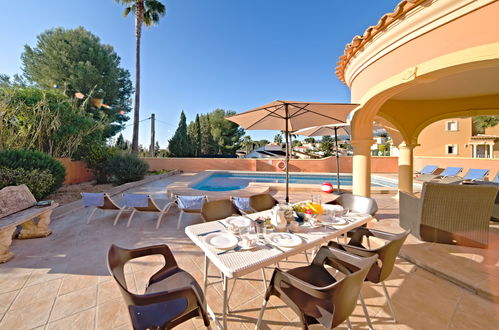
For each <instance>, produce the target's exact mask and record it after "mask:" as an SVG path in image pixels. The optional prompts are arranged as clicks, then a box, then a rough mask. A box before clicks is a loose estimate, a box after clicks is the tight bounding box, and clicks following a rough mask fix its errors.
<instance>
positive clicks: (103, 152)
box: [78, 144, 121, 183]
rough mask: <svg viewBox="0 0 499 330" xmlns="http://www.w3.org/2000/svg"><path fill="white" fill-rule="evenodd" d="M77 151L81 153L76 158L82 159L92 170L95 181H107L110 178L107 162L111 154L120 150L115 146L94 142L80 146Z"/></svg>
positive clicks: (114, 154)
mask: <svg viewBox="0 0 499 330" xmlns="http://www.w3.org/2000/svg"><path fill="white" fill-rule="evenodd" d="M79 153H81V155H78V156H79V157H78V159H82V160H84V161H85V163H86V164H87V166H88V168H90V169H91V170H92V171H93V172H94V176H95V180H96V181H97V183H108V182H109V179H110V178H109V175H108V171H107V164H108V162H109V160H110V159H111V158H112V157H113V156H116V155H119V154H120V153H121V150H119V149H118V148H115V147H107V146H104V145H99V144H94V145H88V146H85V147H83V148H81V150H80V151H79Z"/></svg>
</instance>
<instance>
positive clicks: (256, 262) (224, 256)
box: [185, 210, 372, 329]
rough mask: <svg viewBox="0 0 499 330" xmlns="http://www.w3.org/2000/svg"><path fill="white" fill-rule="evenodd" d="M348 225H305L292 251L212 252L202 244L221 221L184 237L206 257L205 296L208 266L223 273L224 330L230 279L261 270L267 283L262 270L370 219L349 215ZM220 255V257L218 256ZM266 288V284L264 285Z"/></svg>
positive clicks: (222, 227)
mask: <svg viewBox="0 0 499 330" xmlns="http://www.w3.org/2000/svg"><path fill="white" fill-rule="evenodd" d="M269 215H270V210H268V211H263V212H258V213H252V214H249V215H248V216H249V217H250V218H252V219H256V218H258V217H261V216H269ZM344 219H345V220H346V221H347V224H346V225H342V226H341V227H339V226H338V227H336V228H334V227H333V228H332V227H330V226H327V227H325V226H323V227H319V228H314V229H312V228H310V227H309V226H308V224H307V225H304V226H302V227H305V230H306V232H296V233H295V234H296V235H298V236H299V237H300V238H301V239H302V241H303V243H302V244H301V245H299V246H296V247H292V248H285V247H279V246H276V245H272V244H270V243H269V242H268V241H267V242H266V244H265V243H263V242H262V243H259V244H261V245H259V246H257V247H256V248H255V249H253V250H238V251H234V250H229V251H227V252H225V253H221V252H223V251H222V250H218V249H215V248H214V247H212V246H210V245H208V244H206V243H205V240H204V238H205V236H204V234H205V233H209V232H213V231H221V232H228V231H227V224H226V223H225V221H224V220H218V221H211V222H206V223H201V224H197V225H192V226H187V227H186V228H185V233H186V234H187V236H188V237H189V238H190V239H191V240H192V241H193V242H194V243H195V244H196V245H197V246H198V247H199V248H200V249H201V250H203V252H204V254H205V259H204V291H205V296H206V290H207V287H208V284H209V283H208V266H209V262H210V261H211V262H212V263H213V264H214V265H215V266H216V267H217V268H218V269H219V270H220V272H221V273H222V283H223V306H222V323H223V325H222V328H224V329H226V328H227V310H228V303H229V301H228V281H229V279H237V278H238V277H242V276H244V275H247V274H249V273H251V272H253V271H255V270H259V269H261V270H262V274H263V280H264V281H265V282H266V278H265V272H264V267H267V266H270V265H274V264H276V263H278V262H279V261H281V260H283V259H285V258H287V257H290V256H293V255H295V254H298V253H301V252H303V251H306V250H309V249H314V248H318V247H320V246H321V245H322V244H324V243H327V242H329V241H330V240H332V239H334V238H337V237H339V236H341V235H343V234H344V233H346V232H348V231H350V230H352V229H354V228H356V227H360V226H362V225H363V224H366V223H367V222H369V221H370V220H371V219H372V217H371V215H369V214H363V213H355V212H350V213H348V215H347V216H345V217H344ZM220 253H221V254H220ZM265 284H266V283H265ZM208 310H209V311H210V314H211V316H212V318H213V319H214V320H215V321H217V320H216V317H215V314H214V313H213V312H212V311H211V309H210V308H208Z"/></svg>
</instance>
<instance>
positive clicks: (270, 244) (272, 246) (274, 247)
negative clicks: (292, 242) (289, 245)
mask: <svg viewBox="0 0 499 330" xmlns="http://www.w3.org/2000/svg"><path fill="white" fill-rule="evenodd" d="M265 246H266V247H269V248H271V249H276V250H279V251H281V252H284V250H283V249H281V248H280V247H278V246H277V245H274V244H272V243H270V242H269V241H268V240H265Z"/></svg>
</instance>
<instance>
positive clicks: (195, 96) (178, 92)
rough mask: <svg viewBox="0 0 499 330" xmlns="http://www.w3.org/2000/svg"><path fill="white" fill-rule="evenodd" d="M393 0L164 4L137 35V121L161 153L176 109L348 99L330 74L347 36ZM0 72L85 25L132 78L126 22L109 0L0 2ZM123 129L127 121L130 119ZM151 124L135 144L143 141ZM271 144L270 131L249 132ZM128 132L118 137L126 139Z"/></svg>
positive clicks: (130, 32) (130, 28)
mask: <svg viewBox="0 0 499 330" xmlns="http://www.w3.org/2000/svg"><path fill="white" fill-rule="evenodd" d="M398 2H399V0H383V1H373V0H348V1H340V0H211V1H208V0H164V1H163V3H164V4H165V5H166V7H167V14H166V16H164V17H163V18H162V20H161V22H160V24H159V25H158V26H155V27H152V28H148V29H145V30H144V33H143V38H142V76H141V77H142V79H141V81H142V87H141V88H142V92H141V119H143V118H147V117H149V116H150V114H151V113H155V114H156V118H157V119H158V122H157V124H156V130H157V133H156V136H157V139H158V141H159V144H160V146H161V147H162V148H164V147H166V146H167V140H168V139H169V138H170V137H171V136H172V135H173V133H174V131H175V128H176V126H177V124H178V120H179V116H180V112H181V111H182V110H184V111H185V113H186V115H187V120H188V121H189V120H192V119H194V117H195V116H196V113H206V112H209V111H211V110H213V109H216V108H222V109H227V110H235V111H237V112H242V111H245V110H248V109H251V108H254V107H257V106H260V105H263V104H265V103H268V102H270V101H273V100H278V99H281V100H298V101H316V102H349V91H348V88H347V87H346V86H344V85H343V84H342V83H341V82H340V81H339V80H338V79H337V78H336V75H335V74H334V71H335V67H336V62H337V61H338V57H339V56H340V55H341V54H343V50H344V47H345V45H346V44H347V43H349V42H350V41H351V40H352V38H353V37H354V36H355V35H357V34H361V33H363V32H364V31H365V29H366V28H367V27H369V26H370V25H374V24H376V23H377V22H378V20H379V18H381V16H382V15H384V14H385V13H387V12H391V11H392V10H393V9H394V7H395V6H396V4H397V3H398ZM0 3H2V4H3V6H2V11H3V15H2V19H1V20H0V31H1V32H0V45H1V49H0V73H5V74H9V75H13V74H15V73H20V66H21V60H20V55H21V53H22V51H23V47H24V45H25V44H29V45H31V46H32V45H34V44H35V42H36V36H37V35H38V34H39V33H41V32H42V31H44V30H46V29H50V28H53V27H64V28H74V27H77V26H83V27H85V28H86V29H88V30H90V31H91V32H92V33H94V34H96V35H97V36H99V37H100V38H101V41H102V42H103V43H107V44H111V45H112V46H113V47H114V49H115V51H116V52H117V53H118V55H119V56H120V57H121V59H122V66H123V67H125V68H126V69H128V70H129V71H130V73H131V75H132V77H134V68H135V55H134V49H135V48H134V47H135V37H134V21H133V19H132V18H131V17H127V18H125V17H123V15H122V12H123V9H122V7H121V6H120V5H119V4H117V3H115V2H114V1H113V0H50V1H37V0H16V1H8V0H1V1H0ZM129 123H131V121H129ZM149 126H150V124H149V121H144V122H143V123H141V126H140V143H141V144H143V145H144V146H148V145H149V137H148V136H149V131H150V129H149ZM247 133H248V134H249V135H250V136H251V137H252V138H253V139H262V138H267V139H269V140H273V137H274V135H275V134H276V133H277V132H275V131H248V132H247ZM131 134H132V133H131V127H128V128H127V129H126V130H125V131H124V136H125V138H127V139H131Z"/></svg>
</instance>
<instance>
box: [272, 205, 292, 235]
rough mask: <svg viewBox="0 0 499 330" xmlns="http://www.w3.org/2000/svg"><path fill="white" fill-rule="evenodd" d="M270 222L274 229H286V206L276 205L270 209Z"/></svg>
mask: <svg viewBox="0 0 499 330" xmlns="http://www.w3.org/2000/svg"><path fill="white" fill-rule="evenodd" d="M270 223H271V224H272V226H274V228H275V230H276V231H286V226H287V224H288V221H287V220H286V208H285V207H283V206H279V205H276V206H274V208H273V209H272V216H271V217H270Z"/></svg>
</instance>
